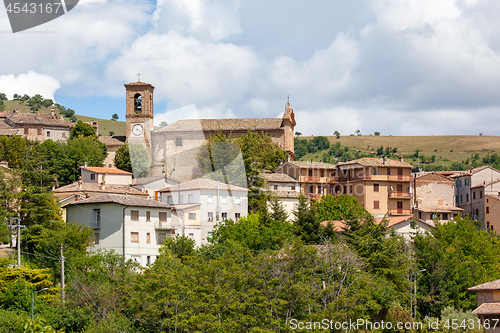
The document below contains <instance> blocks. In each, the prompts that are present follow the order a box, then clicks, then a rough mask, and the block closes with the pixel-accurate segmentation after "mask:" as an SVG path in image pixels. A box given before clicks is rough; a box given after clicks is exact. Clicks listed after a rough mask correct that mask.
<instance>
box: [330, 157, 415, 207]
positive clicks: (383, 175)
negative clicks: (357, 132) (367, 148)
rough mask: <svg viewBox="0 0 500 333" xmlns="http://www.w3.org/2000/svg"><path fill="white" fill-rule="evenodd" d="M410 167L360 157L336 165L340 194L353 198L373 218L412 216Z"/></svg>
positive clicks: (383, 159) (402, 163) (407, 164)
mask: <svg viewBox="0 0 500 333" xmlns="http://www.w3.org/2000/svg"><path fill="white" fill-rule="evenodd" d="M412 168H413V166H412V165H411V164H409V163H406V162H404V161H403V158H402V157H400V158H399V160H397V161H395V160H391V159H388V158H385V157H384V158H361V159H357V160H354V161H349V162H344V163H338V164H337V169H338V171H337V172H338V183H337V184H335V186H337V188H338V189H339V190H337V191H338V192H341V193H343V194H349V195H352V196H354V197H356V198H357V199H358V200H359V202H360V203H361V205H362V206H363V207H365V208H366V210H368V212H370V213H371V214H372V215H373V216H375V217H383V216H385V215H386V214H388V215H410V214H412V213H413V212H412V200H411V198H412V184H411V183H412V178H411V169H412Z"/></svg>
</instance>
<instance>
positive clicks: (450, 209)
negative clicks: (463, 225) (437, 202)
mask: <svg viewBox="0 0 500 333" xmlns="http://www.w3.org/2000/svg"><path fill="white" fill-rule="evenodd" d="M415 209H417V210H419V211H421V212H425V213H459V212H461V211H463V209H462V208H460V207H455V206H421V207H418V208H415Z"/></svg>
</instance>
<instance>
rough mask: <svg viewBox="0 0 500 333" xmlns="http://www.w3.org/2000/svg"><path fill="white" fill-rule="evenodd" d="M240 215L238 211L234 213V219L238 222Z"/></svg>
mask: <svg viewBox="0 0 500 333" xmlns="http://www.w3.org/2000/svg"><path fill="white" fill-rule="evenodd" d="M240 216H241V215H240V213H234V220H235V221H236V222H238V220H239V219H240Z"/></svg>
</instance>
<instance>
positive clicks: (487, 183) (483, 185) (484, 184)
mask: <svg viewBox="0 0 500 333" xmlns="http://www.w3.org/2000/svg"><path fill="white" fill-rule="evenodd" d="M498 182H500V179H495V180H492V181H489V182H485V183H482V184H479V185H476V186H472V187H471V188H481V187H486V186H488V185H492V184H496V183H498Z"/></svg>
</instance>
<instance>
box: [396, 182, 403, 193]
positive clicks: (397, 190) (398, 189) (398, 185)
mask: <svg viewBox="0 0 500 333" xmlns="http://www.w3.org/2000/svg"><path fill="white" fill-rule="evenodd" d="M396 192H403V184H397V185H396Z"/></svg>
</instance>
